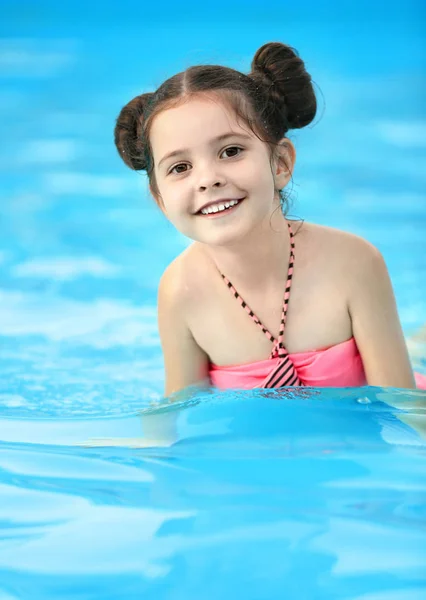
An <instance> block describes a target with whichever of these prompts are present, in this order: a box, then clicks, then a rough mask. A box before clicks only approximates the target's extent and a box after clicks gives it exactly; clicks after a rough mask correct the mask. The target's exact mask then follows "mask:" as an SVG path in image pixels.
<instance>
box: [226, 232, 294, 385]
mask: <svg viewBox="0 0 426 600" xmlns="http://www.w3.org/2000/svg"><path fill="white" fill-rule="evenodd" d="M288 229H289V233H290V259H289V262H288V272H287V283H286V286H285V292H284V300H283V310H282V313H281V323H280V331H279V335H278V339H276V338H275V337H274V336H273V335H272V333H270V331H268V329H266V327H265V326H264V325H263V324H262V323H261V321H260V319H259V318H258V317H257V316H256V315H255V314H254V312H253V311H252V310H251V308H250V307H249V306H248V304H247V303H246V302H244V300H243V299H242V298H241V296H240V295H239V293H238V292H237V290H236V289H235V288H234V286H233V285H232V283H231V282H230V281H229V279H227V278H226V277H225V275H223V274H222V273H221V275H222V278H223V280H224V282H225V283H226V285H227V286H228V288H229V289H230V291H231V292H232V293H233V295H234V296H235V298H236V299H237V300H238V301H239V302H240V304H241V306H242V307H243V308H244V309H245V310H246V312H247V313H248V315H249V316H250V317H251V318H252V319H253V321H254V322H255V323H256V325H258V327H260V328H261V330H262V331H263V333H264V334H265V335H266V337H267V338H268V339H269V340H270V341H271V342H273V347H272V351H271V354H270V356H269V358H270V359H271V358H279V359H280V360H279V361H278V364H276V365H275V366H274V368H273V370H272V372H271V373H270V374H269V375H268V376H267V378H266V379H265V381H264V382H263V384H262V387H263V388H278V387H284V386H287V385H295V386H302V385H303V383H302V382H301V380H300V379H299V376H298V374H297V371H296V369H295V367H294V365H293V363H292V361H291V360H290V357H289V355H288V352H287V349H286V347H285V346H284V329H285V324H286V320H287V308H288V301H289V298H290V289H291V282H292V279H293V270H294V234H293V230H292V228H291V225H290V223H288Z"/></svg>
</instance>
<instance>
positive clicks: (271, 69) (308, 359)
mask: <svg viewBox="0 0 426 600" xmlns="http://www.w3.org/2000/svg"><path fill="white" fill-rule="evenodd" d="M316 110H317V105H316V99H315V93H314V90H313V86H312V82H311V77H310V75H309V74H308V73H307V72H306V70H305V66H304V63H303V61H302V60H301V59H300V58H299V57H298V55H297V53H296V52H295V51H294V50H293V49H292V48H290V47H289V46H286V45H284V44H280V43H269V44H265V45H264V46H262V47H261V48H260V49H259V50H258V51H257V52H256V54H255V57H254V59H253V62H252V69H251V72H250V73H249V74H248V75H244V74H242V73H239V72H237V71H234V70H233V69H229V68H226V67H222V66H196V67H191V68H189V69H187V70H186V71H184V72H183V73H179V74H177V75H175V76H174V77H172V78H170V79H168V80H167V81H166V82H164V83H163V84H162V85H161V86H160V88H159V89H158V90H157V91H156V92H154V93H147V94H143V95H141V96H137V97H136V98H134V99H133V100H131V101H130V102H129V103H128V104H127V105H126V106H125V107H124V108H123V109H122V111H121V113H120V115H119V117H118V119H117V124H116V128H115V143H116V146H117V148H118V151H119V153H120V156H121V157H122V159H123V160H124V162H125V163H126V164H127V165H128V166H129V167H130V168H132V169H135V170H146V171H147V173H148V177H149V182H150V190H151V193H152V195H153V196H154V198H155V200H156V202H157V203H158V205H159V206H160V208H161V210H162V211H163V212H164V214H165V215H166V217H167V218H168V219H169V220H170V221H171V222H172V223H173V225H174V226H175V227H176V228H177V229H178V230H179V231H180V232H182V233H183V234H184V235H185V236H187V237H189V238H191V239H192V240H194V243H193V244H192V245H191V246H190V247H189V248H188V249H187V250H185V251H184V252H183V253H182V254H181V255H180V256H178V257H177V258H176V259H175V260H174V261H173V262H172V263H171V264H170V265H169V267H168V268H167V269H166V271H165V273H164V275H163V277H162V279H161V282H160V286H159V296H158V316H159V330H160V336H161V342H162V347H163V352H164V360H165V369H166V390H165V392H166V395H170V394H172V393H175V392H178V391H180V390H183V389H185V388H186V387H188V386H190V385H204V384H210V383H211V384H213V385H214V386H217V387H219V388H239V389H244V388H245V389H250V388H255V387H264V388H272V387H282V386H287V385H294V386H301V385H306V386H316V387H319V386H321V387H322V386H337V387H347V386H351V387H352V386H361V385H374V386H393V387H400V388H415V387H416V380H415V377H414V375H413V372H412V369H411V365H410V361H409V357H408V352H407V348H406V343H405V340H404V336H403V332H402V329H401V325H400V322H399V318H398V314H397V308H396V304H395V298H394V294H393V290H392V285H391V282H390V280H389V275H388V272H387V269H386V265H385V263H384V260H383V258H382V256H381V254H380V253H379V252H378V250H377V249H376V248H374V247H373V246H372V245H371V244H369V243H368V242H366V241H365V240H363V239H361V238H359V237H357V236H354V235H351V234H348V233H345V232H342V231H338V230H335V229H332V228H329V227H322V226H318V225H314V224H311V223H306V222H303V223H300V222H295V221H290V220H289V219H287V218H286V210H285V209H286V197H285V196H284V193H283V190H284V189H285V187H286V186H287V184H288V183H289V181H290V179H291V177H292V173H293V169H294V165H295V159H296V152H295V148H294V146H293V144H292V142H291V141H290V140H289V139H288V137H287V133H288V132H289V131H291V130H292V129H297V128H301V127H305V126H306V125H308V124H309V123H311V122H312V120H313V119H314V117H315V114H316ZM416 379H417V386H418V387H422V388H426V377H423V376H421V375H416Z"/></svg>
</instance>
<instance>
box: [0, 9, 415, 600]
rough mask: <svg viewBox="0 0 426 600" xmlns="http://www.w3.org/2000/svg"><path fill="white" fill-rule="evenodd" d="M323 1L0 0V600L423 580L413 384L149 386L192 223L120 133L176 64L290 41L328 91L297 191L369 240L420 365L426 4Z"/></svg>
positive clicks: (338, 590)
mask: <svg viewBox="0 0 426 600" xmlns="http://www.w3.org/2000/svg"><path fill="white" fill-rule="evenodd" d="M318 4H319V3H316V2H313V0H312V1H306V2H301V3H285V2H278V0H272V2H270V3H269V4H268V7H267V10H266V8H265V7H263V8H262V11H261V12H259V8H258V3H255V2H245V3H240V2H234V3H231V4H227V3H224V2H222V1H221V0H219V1H218V2H216V3H215V4H214V5H211V6H205V7H203V8H201V7H200V6H197V4H195V3H192V2H185V3H181V4H179V5H169V4H166V5H164V6H162V7H157V6H153V5H151V6H144V5H143V3H141V2H136V1H133V0H123V2H121V3H120V6H119V7H117V5H115V4H114V5H113V4H112V3H111V4H110V3H101V2H98V1H94V2H92V3H89V5H85V4H84V5H83V3H82V2H81V1H80V0H74V2H73V3H72V5H71V3H69V5H68V3H58V2H53V1H52V0H40V1H39V2H37V3H33V2H29V1H28V2H25V1H21V2H15V1H14V2H11V1H10V0H4V2H2V4H1V7H0V11H1V12H2V14H1V18H0V115H1V117H0V119H1V120H0V134H1V140H2V143H1V144H0V169H1V186H0V200H1V201H0V307H1V310H0V335H1V338H0V600H17V599H19V600H21V599H31V600H39V599H43V600H44V599H49V600H56V599H57V598H61V599H70V600H71V599H75V598H78V599H84V600H89V599H90V600H92V599H93V600H94V599H98V598H102V599H109V598H111V599H118V598H126V599H129V600H132V599H133V598H135V599H136V598H138V599H139V598H149V599H151V598H152V599H155V600H163V599H164V600H165V599H167V600H178V599H180V598H185V599H188V598H202V599H203V600H204V599H207V600H209V599H213V598H215V599H216V598H218V597H224V598H247V599H250V600H251V599H253V600H258V599H270V598H278V597H284V598H286V599H293V598H294V599H298V600H299V599H308V600H311V599H324V600H329V599H332V600H333V599H345V600H346V599H353V600H400V599H401V600H415V599H416V600H417V599H419V600H420V599H422V598H424V597H425V595H426V568H425V567H426V543H425V539H426V536H425V533H426V531H425V530H426V519H425V516H426V515H425V506H426V482H425V476H424V473H425V468H424V464H425V446H426V441H425V440H426V394H425V393H424V392H420V391H416V392H405V391H402V390H381V389H378V388H362V389H357V390H305V391H304V392H303V394H301V393H300V392H299V393H296V392H291V391H285V392H269V393H262V392H259V391H257V392H244V393H243V392H236V393H213V392H211V393H206V394H204V395H198V396H196V397H195V398H193V399H192V400H191V401H186V402H183V403H176V404H173V405H168V404H164V403H163V401H162V389H163V370H162V357H161V351H160V344H159V338H158V332H157V326H156V307H155V304H156V291H157V283H158V279H159V277H160V275H161V273H162V271H163V269H164V267H165V266H166V265H167V264H168V262H169V261H170V260H171V259H172V258H173V257H174V256H175V255H176V254H177V253H178V252H180V251H181V250H182V249H183V248H185V246H186V245H187V244H188V241H187V240H185V239H184V238H183V237H182V236H180V234H178V233H176V232H175V231H174V230H173V229H172V228H171V227H170V226H169V225H168V223H167V222H166V221H165V219H164V218H163V217H162V215H161V214H160V212H159V211H158V210H157V209H156V207H155V206H154V203H153V201H152V200H151V199H150V198H149V195H148V193H147V185H146V180H145V178H144V177H143V176H142V175H138V174H135V173H132V172H130V171H129V170H127V169H126V168H125V167H124V166H123V165H122V163H121V162H120V161H119V158H118V157H117V154H116V151H115V148H114V147H113V143H112V129H113V125H114V119H115V118H116V116H117V114H118V112H119V110H120V109H121V107H122V105H123V104H124V103H126V102H127V101H128V100H129V99H130V98H131V97H133V96H134V95H136V94H138V93H141V92H142V91H145V90H149V89H152V88H153V87H155V86H157V85H158V84H160V83H161V81H162V80H163V79H164V78H165V77H167V76H170V75H172V74H173V73H175V72H176V71H178V70H181V69H183V68H185V67H187V66H188V65H190V64H192V63H198V62H219V63H225V64H228V65H230V66H234V67H236V68H240V69H243V70H246V69H248V66H249V62H250V59H251V57H252V55H253V53H254V51H255V50H256V49H257V48H258V47H259V46H260V45H261V44H263V43H264V42H266V41H269V40H282V41H285V42H288V43H290V44H292V45H293V46H295V47H296V48H297V49H298V50H299V52H300V54H301V56H302V58H303V59H304V60H305V62H306V64H307V68H308V70H310V72H311V73H312V76H313V79H314V81H315V82H316V84H317V86H318V97H319V103H320V110H319V113H318V117H317V119H316V122H315V124H314V125H313V126H311V127H309V128H307V129H306V130H304V131H301V132H296V133H295V134H294V135H292V139H293V141H294V143H295V145H296V149H297V152H298V160H297V167H296V172H295V176H294V185H293V189H292V199H293V207H292V214H293V215H295V216H301V217H303V218H305V219H306V220H313V221H316V222H318V223H324V224H327V225H330V226H334V227H339V228H342V229H346V230H349V231H353V232H355V233H357V234H359V235H362V236H364V237H366V238H367V239H369V240H370V241H371V242H372V243H374V244H375V245H377V246H378V247H379V248H380V250H381V251H382V253H383V254H384V256H385V258H386V261H387V264H388V267H389V271H390V273H391V276H392V280H393V283H394V287H395V293H396V297H397V302H398V307H399V311H400V316H401V320H402V324H403V327H404V331H405V333H406V336H407V339H408V342H409V350H410V353H411V356H412V360H413V363H414V364H415V366H416V368H417V369H418V370H420V371H423V372H426V361H425V359H426V350H425V338H426V331H424V330H423V333H422V328H424V325H425V323H426V235H425V231H426V202H425V183H426V174H425V169H424V160H425V155H426V142H425V140H426V111H425V106H426V103H425V99H426V85H425V75H424V73H425V64H426V49H425V46H424V23H425V7H424V3H422V2H420V1H414V0H407V1H406V2H404V3H403V4H402V5H401V4H400V3H396V2H388V3H387V5H386V10H384V8H383V7H382V6H381V5H380V3H373V6H371V5H370V4H368V3H367V2H366V1H365V0H361V1H360V2H358V3H356V4H354V5H353V6H352V3H351V4H349V3H345V2H343V3H338V5H336V3H334V2H333V3H331V2H330V3H327V2H325V3H321V6H318ZM160 17H161V18H160Z"/></svg>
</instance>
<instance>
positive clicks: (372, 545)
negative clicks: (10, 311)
mask: <svg viewBox="0 0 426 600" xmlns="http://www.w3.org/2000/svg"><path fill="white" fill-rule="evenodd" d="M402 416H403V417H404V419H405V418H409V419H410V420H411V425H412V426H411V427H410V426H408V425H407V424H406V423H404V422H403V421H404V419H403V418H401V417H402ZM150 420H151V421H150ZM425 422H426V393H425V392H404V391H398V390H394V391H391V390H386V391H385V390H380V389H376V388H362V389H360V390H352V391H351V390H335V391H331V390H325V391H322V392H319V391H318V390H312V391H310V390H303V395H302V397H300V395H299V394H298V393H297V391H292V392H284V393H283V392H279V393H277V392H269V391H268V392H265V391H261V392H260V391H259V392H238V393H235V394H229V393H228V394H223V393H217V394H212V393H207V394H199V395H194V397H193V398H191V399H190V400H188V401H183V402H180V403H177V404H169V405H167V406H166V405H162V406H160V407H157V408H153V409H151V410H149V411H144V412H143V414H142V415H141V414H135V415H134V416H129V417H124V418H109V419H105V418H104V419H100V418H96V419H77V418H75V417H74V418H73V419H68V420H65V421H60V420H58V419H50V420H46V419H44V420H34V419H32V418H31V415H30V414H29V413H28V412H27V411H25V409H21V417H20V418H18V415H17V414H15V418H14V419H11V418H9V419H6V418H3V419H2V420H1V421H0V431H1V432H2V433H1V435H0V438H1V440H2V441H1V444H0V445H1V452H0V467H1V469H2V471H1V476H0V490H1V495H2V503H1V508H0V522H1V523H3V525H2V528H1V537H2V542H1V543H0V565H1V566H0V569H1V570H0V573H2V577H1V578H0V580H1V581H2V582H5V583H4V584H3V587H1V586H0V590H1V591H3V590H4V591H5V592H6V591H7V592H10V593H12V595H13V594H18V595H17V596H16V597H29V596H26V595H25V594H28V593H29V590H30V589H36V590H37V593H38V594H39V595H38V596H35V597H40V598H41V597H52V598H56V597H61V598H62V597H70V598H71V597H72V596H71V595H67V594H70V589H72V590H73V593H74V594H77V595H76V596H74V597H81V598H83V597H84V598H85V597H89V598H91V597H93V598H95V597H99V595H98V596H96V595H91V592H90V590H91V589H93V590H94V589H96V593H97V594H101V597H104V596H103V593H104V592H103V590H108V592H106V591H105V594H106V595H105V597H108V598H117V597H123V596H122V594H123V593H124V592H123V589H126V590H127V592H126V594H127V595H126V597H131V598H136V597H140V596H138V594H140V595H143V597H147V598H169V597H173V598H175V597H176V598H180V597H182V598H183V597H198V594H199V593H200V590H203V592H202V597H203V598H206V599H209V598H212V599H213V598H217V597H218V595H220V590H223V589H226V590H228V594H229V596H227V597H239V596H238V594H241V597H244V598H258V597H262V598H263V597H266V598H275V597H279V595H280V593H281V592H282V589H283V586H285V589H289V590H291V594H293V595H290V596H289V597H294V598H296V597H298V598H299V597H304V598H324V599H325V598H332V597H335V598H344V597H347V596H346V595H345V594H346V593H347V590H348V588H350V589H351V591H352V592H353V594H354V595H353V597H360V598H361V597H363V596H362V594H364V593H367V592H368V593H373V592H374V591H376V592H377V593H379V592H380V593H384V592H385V591H386V590H390V589H392V590H394V591H395V590H398V591H399V593H400V594H401V596H400V597H401V598H406V597H407V598H410V597H412V598H415V597H417V596H416V595H415V594H419V593H420V590H421V589H422V587H423V586H424V584H425V581H424V568H423V567H424V562H425V560H426V547H425V544H424V535H425V531H424V525H425V516H426V515H425V507H426V482H425V478H424V461H425V454H426V437H425ZM171 432H172V433H173V436H174V439H173V440H172V439H170V433H171ZM153 433H155V435H156V436H157V437H158V438H159V439H160V444H159V445H158V444H156V443H155V442H153V439H152V437H151V439H150V440H147V439H146V436H147V435H148V436H152V434H153ZM89 440H92V442H93V444H94V445H96V444H98V445H99V447H88V446H90V442H88V441H89ZM147 441H150V443H149V444H148V445H150V446H151V447H145V448H144V447H143V446H144V445H147ZM164 441H168V444H164V443H162V442H164ZM82 444H86V445H82ZM102 446H103V447H102ZM401 548H403V551H402V550H401ZM303 573H309V577H304V576H303ZM77 582H78V583H77ZM206 583H208V585H206ZM123 586H124V588H123ZM166 590H179V593H176V594H172V595H170V596H169V595H168V593H167V592H166ZM355 592H356V594H358V596H357V595H356V594H355ZM20 593H21V594H23V595H22V596H20V595H19V594H20ZM85 594H87V595H85ZM235 594H237V596H236V595H235ZM409 594H412V595H411V596H410V595H409ZM12 597H14V596H12ZM372 597H373V596H372ZM378 597H380V596H378ZM383 597H384V598H385V597H387V596H383ZM390 597H391V596H390ZM395 597H397V596H395ZM419 597H420V596H419Z"/></svg>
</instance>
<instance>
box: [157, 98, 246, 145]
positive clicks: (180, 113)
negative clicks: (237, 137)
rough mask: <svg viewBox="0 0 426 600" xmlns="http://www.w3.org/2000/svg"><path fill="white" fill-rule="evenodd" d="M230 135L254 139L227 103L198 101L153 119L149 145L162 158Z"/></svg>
mask: <svg viewBox="0 0 426 600" xmlns="http://www.w3.org/2000/svg"><path fill="white" fill-rule="evenodd" d="M230 132H234V133H236V134H238V133H244V134H245V135H247V134H249V135H253V134H252V132H251V131H250V129H249V127H247V125H246V124H245V123H243V122H241V119H237V115H236V114H235V111H234V110H233V109H232V108H231V107H230V106H229V105H228V104H226V103H225V102H223V101H221V100H219V99H216V98H214V99H211V98H209V97H195V98H191V99H190V100H187V101H186V102H184V103H183V104H180V105H179V106H176V107H173V108H169V109H166V110H164V111H162V112H160V113H159V114H158V115H157V116H156V117H155V118H154V119H153V122H152V125H151V131H150V141H151V146H152V150H153V152H154V155H160V154H163V153H165V152H169V151H170V150H175V149H179V148H183V147H185V148H188V147H190V146H191V147H192V146H196V145H199V144H202V143H204V142H208V141H209V139H211V138H212V137H215V136H219V135H222V134H225V133H230Z"/></svg>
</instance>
